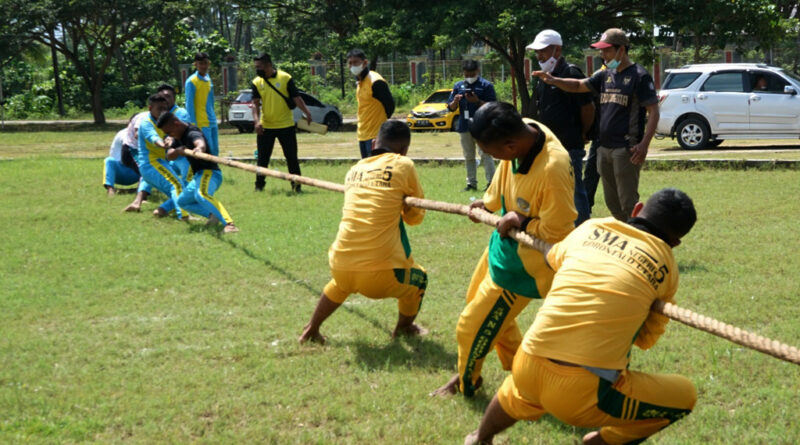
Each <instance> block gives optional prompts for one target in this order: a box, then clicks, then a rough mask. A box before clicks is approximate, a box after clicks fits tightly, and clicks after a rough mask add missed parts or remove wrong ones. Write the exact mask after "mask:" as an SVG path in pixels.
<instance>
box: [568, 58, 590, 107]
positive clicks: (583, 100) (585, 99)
mask: <svg viewBox="0 0 800 445" xmlns="http://www.w3.org/2000/svg"><path fill="white" fill-rule="evenodd" d="M567 73H568V74H567V76H568V77H571V78H573V79H586V76H585V75H584V74H583V71H581V70H580V69H579V68H578V67H575V66H572V65H570V67H569V71H567ZM571 96H572V100H574V101H575V103H576V104H578V106H583V105H586V104H588V103H591V102H592V93H573V94H571Z"/></svg>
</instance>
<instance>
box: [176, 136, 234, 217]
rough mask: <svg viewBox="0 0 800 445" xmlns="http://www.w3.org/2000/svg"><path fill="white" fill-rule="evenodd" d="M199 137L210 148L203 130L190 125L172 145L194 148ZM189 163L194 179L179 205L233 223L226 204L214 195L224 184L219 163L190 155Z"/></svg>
mask: <svg viewBox="0 0 800 445" xmlns="http://www.w3.org/2000/svg"><path fill="white" fill-rule="evenodd" d="M198 139H202V140H204V141H205V142H206V149H208V141H206V140H205V136H204V135H203V132H201V131H200V130H199V129H198V128H197V127H195V126H193V125H189V127H187V128H186V131H184V133H183V136H182V137H181V138H180V139H176V140H175V142H173V144H172V146H173V147H176V148H177V147H181V146H183V147H186V149H187V150H192V149H193V148H194V143H195V141H197V140H198ZM189 163H190V164H191V166H192V172H193V173H192V174H193V176H192V180H191V181H190V182H189V183H188V184H186V188H185V189H184V190H183V192H181V194H180V196H178V205H179V206H180V207H181V208H183V209H185V210H188V211H190V212H192V213H195V214H198V215H200V216H204V217H208V216H209V215H212V214H213V215H214V216H215V217H216V218H217V219H218V220H219V221H221V222H222V224H228V223H232V222H233V219H231V216H230V215H229V214H228V211H227V210H225V206H223V205H222V203H221V202H219V200H217V199H216V198H215V197H214V193H215V192H216V191H217V189H218V188H219V186H220V184H222V172H220V170H219V166H218V165H217V163H216V162H210V161H205V160H202V159H196V158H192V157H189Z"/></svg>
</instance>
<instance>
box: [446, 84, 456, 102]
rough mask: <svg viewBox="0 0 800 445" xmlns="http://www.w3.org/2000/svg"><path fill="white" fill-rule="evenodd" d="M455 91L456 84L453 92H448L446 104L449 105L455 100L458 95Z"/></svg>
mask: <svg viewBox="0 0 800 445" xmlns="http://www.w3.org/2000/svg"><path fill="white" fill-rule="evenodd" d="M456 91H458V82H456V83H455V85H453V91H450V96H449V97H448V98H447V103H448V104H450V102H452V101H453V99H455V98H456V94H458V93H456Z"/></svg>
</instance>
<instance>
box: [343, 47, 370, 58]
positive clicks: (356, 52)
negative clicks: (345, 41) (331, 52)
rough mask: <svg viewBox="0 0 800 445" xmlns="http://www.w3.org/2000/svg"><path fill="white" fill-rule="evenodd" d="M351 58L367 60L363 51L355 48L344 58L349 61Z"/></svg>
mask: <svg viewBox="0 0 800 445" xmlns="http://www.w3.org/2000/svg"><path fill="white" fill-rule="evenodd" d="M351 57H358V58H359V59H361V60H367V54H366V53H364V51H363V50H361V49H359V48H353V49H351V50H350V51H348V52H347V55H346V56H344V58H345V59H349V58H351Z"/></svg>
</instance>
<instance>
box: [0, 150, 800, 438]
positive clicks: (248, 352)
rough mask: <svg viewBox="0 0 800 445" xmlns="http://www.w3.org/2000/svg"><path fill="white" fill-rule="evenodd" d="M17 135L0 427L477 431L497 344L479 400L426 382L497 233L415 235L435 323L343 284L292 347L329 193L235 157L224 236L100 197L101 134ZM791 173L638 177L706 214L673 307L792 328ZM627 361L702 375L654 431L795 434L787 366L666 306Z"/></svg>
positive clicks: (433, 192)
mask: <svg viewBox="0 0 800 445" xmlns="http://www.w3.org/2000/svg"><path fill="white" fill-rule="evenodd" d="M18 136H23V137H24V138H30V139H26V140H27V141H28V142H25V144H23V145H24V146H17V147H16V148H14V147H12V148H9V147H8V146H7V145H6V144H7V143H8V139H4V138H7V137H8V135H6V134H0V146H1V147H2V150H3V153H4V154H3V157H4V158H8V157H12V158H14V160H5V161H0V189H2V190H3V195H2V198H0V200H1V201H0V203H2V209H3V214H4V221H6V223H5V224H4V226H5V230H3V231H2V233H1V234H0V245H1V246H2V252H3V255H2V258H0V270H2V284H3V285H2V286H0V325H1V326H2V331H1V332H2V335H0V357H2V366H0V413H2V418H0V443H17V442H33V443H75V442H85V441H99V442H123V441H124V442H132V443H176V442H177V443H182V442H201V443H292V444H309V443H319V444H328V443H343V444H345V443H346V444H351V443H357V444H373V443H408V444H419V443H425V444H444V443H461V442H460V441H461V440H462V439H463V437H464V435H466V434H467V433H468V432H470V431H471V430H473V429H474V428H475V427H476V426H477V424H478V422H479V420H480V417H481V414H482V412H483V409H484V408H485V405H486V403H488V400H489V399H490V398H491V396H492V395H493V393H494V391H495V390H496V389H497V387H498V385H499V384H500V383H501V382H502V379H503V378H504V376H505V374H504V372H503V371H502V369H500V367H499V364H498V361H497V359H496V357H494V356H490V357H489V358H488V359H487V361H486V366H485V371H484V378H485V381H486V384H485V385H484V389H483V390H482V391H481V392H479V394H478V395H477V396H476V397H475V398H474V399H473V400H465V399H463V398H462V397H460V396H458V397H453V398H450V399H433V398H430V397H428V395H427V394H428V392H430V391H431V390H433V389H435V388H436V387H438V386H439V385H441V384H443V383H444V382H445V381H446V380H447V379H448V378H449V377H450V376H451V375H452V374H453V372H454V370H455V361H456V347H455V346H456V345H455V332H454V329H455V323H456V321H457V318H458V314H459V312H460V310H461V309H462V307H463V305H464V293H465V290H466V286H467V283H468V280H469V277H470V274H471V272H472V269H473V267H474V264H475V262H476V261H477V259H478V257H479V256H480V254H481V252H482V250H483V249H484V247H485V246H486V243H487V241H488V236H489V233H490V229H489V228H488V227H485V226H479V225H474V224H472V223H469V222H468V221H467V220H465V219H463V218H460V217H456V216H452V215H445V214H437V213H429V214H428V215H427V217H426V220H425V222H424V223H423V224H422V225H421V226H417V227H412V228H410V229H409V236H410V239H411V243H412V247H413V249H414V250H413V252H414V256H415V258H416V259H417V260H418V261H419V262H420V263H421V264H422V265H424V266H425V267H426V268H427V270H428V273H429V277H430V284H429V288H428V293H427V295H426V297H425V302H424V304H423V307H422V312H421V314H420V316H419V322H420V323H421V324H422V325H424V326H426V327H428V328H429V329H430V330H431V332H430V335H428V336H426V337H423V338H420V339H400V340H397V341H391V340H390V338H389V333H390V330H391V329H392V327H393V326H394V322H395V320H396V305H395V303H394V302H392V301H371V300H367V299H365V298H363V297H361V296H351V297H350V299H349V300H348V302H347V303H346V304H345V305H344V306H343V308H342V309H340V310H339V311H338V312H337V313H335V314H334V315H333V316H332V317H331V319H329V320H328V322H327V323H326V324H325V325H323V329H322V331H323V333H324V334H326V335H327V336H328V338H329V343H328V345H326V346H301V345H298V344H297V342H296V338H297V336H298V335H299V334H300V331H301V329H302V327H303V325H304V324H305V323H306V322H307V320H308V318H309V316H310V314H311V311H312V310H313V307H314V304H315V303H316V300H317V298H318V295H319V292H320V290H321V289H322V287H323V286H324V285H325V283H326V282H327V280H328V278H329V275H328V266H327V254H326V252H327V248H328V246H329V245H330V243H331V242H332V241H333V239H334V237H335V234H336V230H337V225H338V220H339V216H340V214H341V202H342V197H341V195H338V194H335V193H332V192H325V191H321V190H314V189H311V188H306V189H305V190H306V192H305V193H303V194H302V195H299V196H294V195H291V194H289V193H288V190H289V185H288V184H287V183H285V182H281V181H278V180H269V179H268V182H267V191H266V192H265V193H261V194H255V193H253V192H252V188H253V186H252V181H253V177H252V175H250V174H246V173H244V172H241V171H238V170H231V169H226V170H224V173H225V182H224V185H223V187H222V188H221V189H220V191H219V192H218V195H217V196H218V197H219V198H220V199H221V200H222V202H223V203H224V204H225V205H226V207H227V208H228V210H229V211H230V213H231V214H232V216H233V218H234V219H235V221H236V223H237V225H238V226H239V227H240V228H241V232H240V233H238V234H234V235H225V236H223V235H222V234H221V233H220V232H219V231H218V230H215V229H207V228H206V227H204V225H203V224H202V223H200V222H191V223H181V222H177V221H173V220H154V219H153V218H152V217H151V216H150V215H149V212H150V211H151V210H152V209H153V208H154V207H155V206H156V205H157V203H158V201H159V200H158V199H154V200H153V201H152V202H150V203H149V204H148V205H146V207H145V209H144V210H145V211H144V212H143V213H141V214H122V213H120V209H122V208H123V207H124V205H125V204H127V202H128V201H129V200H130V198H131V195H118V196H116V197H114V198H107V197H106V196H105V193H104V190H103V189H102V187H101V182H102V179H101V171H102V166H101V162H100V159H82V158H81V157H83V156H96V157H99V156H103V155H104V153H105V150H106V148H105V147H106V146H107V145H108V134H105V135H91V136H87V137H86V138H85V140H84V141H83V142H82V143H81V144H76V143H74V142H70V141H69V139H70V138H69V137H68V136H69V135H63V134H62V135H60V137H58V138H56V137H53V138H52V139H47V138H45V137H44V136H45V135H43V134H35V135H29V134H18ZM95 136H96V140H95V139H92V140H93V141H95V142H88V141H89V139H90V138H95ZM37 137H38V138H39V142H40V143H43V145H44V147H43V148H41V149H40V148H38V146H39V144H37V143H36V142H35V140H36V138H37ZM48 137H49V136H48ZM430 137H431V138H439V137H441V138H442V139H444V138H445V137H447V135H435V136H430ZM247 138H249V139H247ZM251 139H252V136H231V137H230V138H228V137H226V138H225V139H223V140H227V141H233V140H241V141H242V143H244V141H247V140H251ZM92 144H96V146H92ZM224 144H225V143H223V145H224ZM34 146H35V148H31V147H34ZM343 149H344V148H343ZM7 150H10V151H13V152H15V154H14V155H13V156H7V155H6V154H5V153H6V152H7ZM223 150H224V149H223ZM347 150H348V151H349V152H354V151H355V145H354V144H348V146H347ZM46 153H51V154H46ZM52 153H55V155H54V154H52ZM76 154H78V155H79V156H78V157H77V158H76V157H75V155H76ZM414 154H415V153H414V152H412V155H414ZM279 168H281V169H283V168H284V167H283V166H279ZM347 168H348V164H347V163H340V164H322V163H312V164H304V165H303V173H304V174H305V175H307V176H311V177H316V178H321V179H325V180H331V181H337V182H340V181H341V179H342V178H343V176H344V174H345V172H346V171H347ZM419 172H420V176H421V180H422V184H423V186H424V188H425V190H426V196H427V197H428V198H431V199H436V200H442V201H450V202H462V203H466V202H468V201H469V198H470V195H468V194H465V193H462V192H459V191H458V190H459V189H460V188H461V187H462V186H463V184H462V182H463V175H464V173H463V168H462V167H446V166H435V165H433V164H427V165H421V166H420V167H419ZM797 184H800V171H797V170H774V171H752V170H751V171H716V170H702V171H645V172H644V174H643V176H642V187H641V191H642V193H643V195H644V196H647V195H649V194H650V193H652V192H653V191H655V190H657V189H659V188H661V187H664V186H668V185H669V186H676V187H679V188H681V189H683V190H685V191H686V192H687V193H689V194H690V195H691V196H692V197H693V198H694V200H695V203H696V206H697V208H698V214H699V221H698V224H697V225H696V226H695V230H694V231H692V232H691V233H690V234H689V235H688V236H687V237H686V238H685V239H684V242H683V244H682V245H681V246H680V247H679V248H678V249H676V251H675V253H676V257H677V260H678V262H679V265H680V271H681V288H680V290H679V293H678V298H677V299H678V303H679V304H680V305H682V306H685V307H687V308H690V309H693V310H695V311H698V312H700V313H703V314H705V315H708V316H712V317H715V318H718V319H720V320H723V321H726V322H728V323H732V324H735V325H737V326H740V327H742V328H747V329H750V330H753V331H756V332H758V333H760V334H763V335H766V336H769V337H773V338H776V339H779V340H781V341H784V342H787V343H790V344H793V345H795V346H797V345H799V344H800V324H799V323H798V322H797V320H798V319H800V305H798V303H800V297H799V295H800V284H798V283H799V281H798V279H797V276H796V275H795V273H797V270H798V269H800V256H798V255H797V252H798V251H800V237H798V236H796V233H795V230H796V217H797V215H798V214H800V201H798V200H797V192H798V185H797ZM599 193H601V191H599ZM598 198H600V199H599V201H602V195H601V194H598ZM607 214H608V213H607V211H606V210H605V209H604V208H603V207H602V205H599V206H598V207H597V208H596V216H606V215H607ZM538 306H539V304H538V303H536V302H534V303H532V304H531V305H530V307H529V308H528V309H526V311H525V312H524V313H523V314H522V315H521V316H520V325H521V326H524V327H527V326H528V325H529V324H530V322H531V321H532V320H533V317H534V316H535V313H536V309H537V307H538ZM631 367H632V368H635V369H640V370H644V371H651V372H655V371H658V372H675V373H680V374H684V375H686V376H688V377H689V378H690V379H691V380H692V381H693V382H694V383H695V384H696V385H697V387H698V394H699V401H698V405H697V408H696V410H695V412H694V413H693V414H692V415H690V416H689V417H688V418H686V419H685V420H683V421H681V422H679V423H678V424H676V425H674V426H672V427H670V428H668V429H666V430H665V431H663V432H662V433H660V434H658V435H657V436H655V437H654V439H653V440H652V442H651V443H658V444H676V443H678V444H698V443H719V444H722V443H730V442H741V443H762V444H767V443H770V444H772V443H786V444H788V443H794V442H795V440H796V439H795V438H796V437H797V436H798V435H800V423H798V422H797V412H798V411H800V401H799V400H798V397H797V396H798V393H800V367H798V366H796V365H791V364H788V363H785V362H781V361H779V360H776V359H774V358H771V357H767V356H764V355H762V354H759V353H756V352H753V351H750V350H746V349H743V348H741V347H738V346H736V345H734V344H732V343H729V342H727V341H724V340H721V339H718V338H715V337H712V336H710V335H708V334H705V333H702V332H699V331H697V330H694V329H691V328H688V327H685V326H682V325H680V324H678V323H674V322H673V323H671V324H670V325H669V327H668V329H667V333H666V334H665V336H664V337H663V338H662V340H661V341H660V342H659V344H658V345H657V346H656V347H655V348H654V349H653V350H651V351H647V352H642V351H638V350H636V351H634V354H633V360H632V364H631ZM583 432H584V431H582V430H577V429H575V428H572V427H568V426H565V425H563V424H561V423H560V422H558V421H557V420H555V419H553V418H551V417H545V418H544V419H542V420H541V421H539V422H536V423H520V424H518V425H516V426H515V427H514V428H513V429H511V430H510V431H509V432H508V433H507V434H504V435H501V436H500V437H499V440H498V441H497V442H499V443H507V444H511V443H513V444H518V443H519V444H573V443H576V442H577V441H578V439H579V437H580V435H581V433H583Z"/></svg>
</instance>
